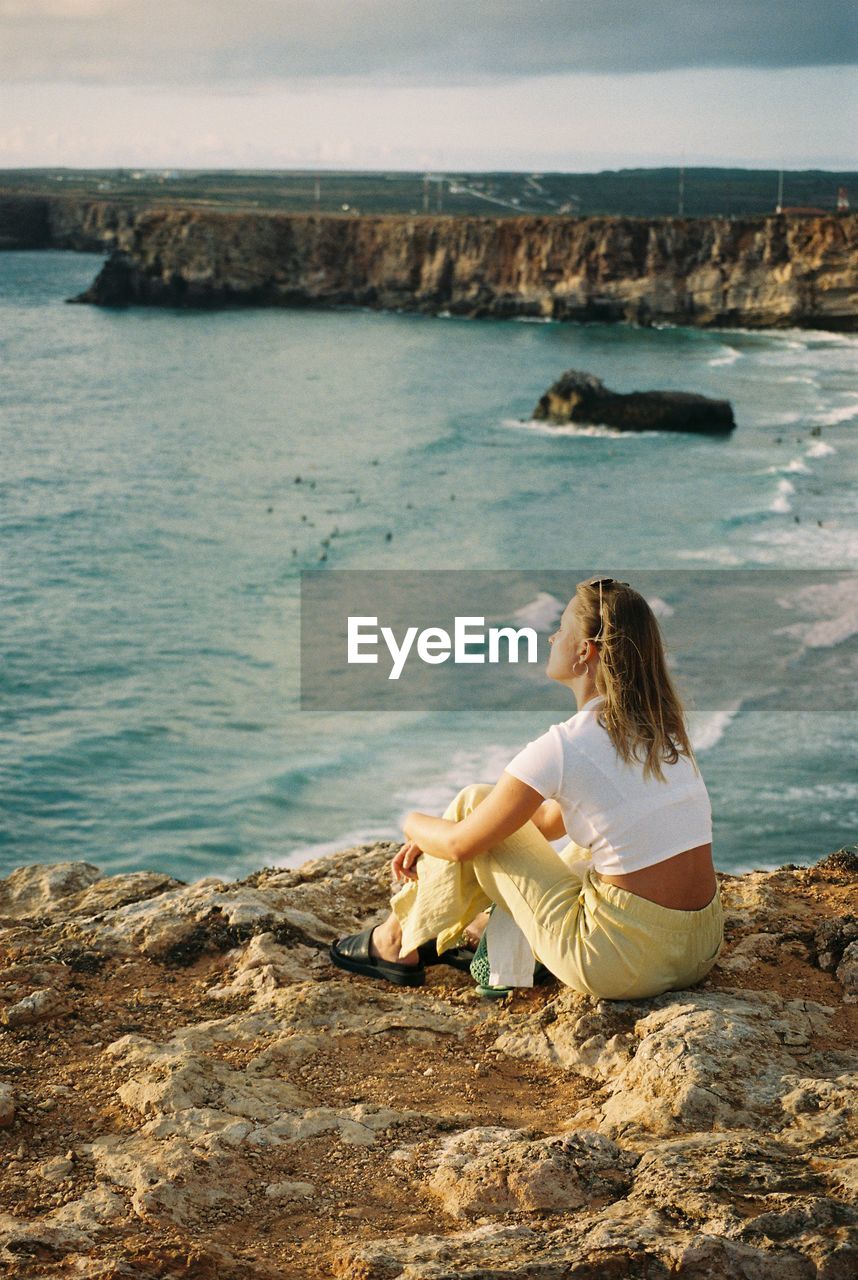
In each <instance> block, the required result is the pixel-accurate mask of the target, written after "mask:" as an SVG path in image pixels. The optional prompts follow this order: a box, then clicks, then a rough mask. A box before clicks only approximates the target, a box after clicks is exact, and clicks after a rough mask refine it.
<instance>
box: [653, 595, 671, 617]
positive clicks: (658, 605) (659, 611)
mask: <svg viewBox="0 0 858 1280" xmlns="http://www.w3.org/2000/svg"><path fill="white" fill-rule="evenodd" d="M646 602H647V604H648V605H649V607H650V608H651V609H652V611H653V613H654V614H655V616H656V617H657V618H672V617H673V613H674V609H673V605H669V604H668V603H667V601H666V600H662V598H661V596H652V597H651V598H650V597H649V596H648V597H646Z"/></svg>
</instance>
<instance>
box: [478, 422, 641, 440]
mask: <svg viewBox="0 0 858 1280" xmlns="http://www.w3.org/2000/svg"><path fill="white" fill-rule="evenodd" d="M501 425H502V426H504V427H514V428H518V429H521V428H524V430H526V431H529V432H537V433H538V434H539V435H543V436H594V437H597V438H599V437H604V438H610V439H611V440H633V439H643V438H649V437H658V436H663V435H665V434H666V433H665V432H664V431H618V430H617V428H616V427H605V426H600V425H599V426H597V425H590V426H582V425H576V424H575V423H572V422H568V423H564V425H563V426H557V427H553V426H551V425H550V424H549V423H547V422H539V421H538V420H537V419H536V418H528V419H524V418H502V419H501Z"/></svg>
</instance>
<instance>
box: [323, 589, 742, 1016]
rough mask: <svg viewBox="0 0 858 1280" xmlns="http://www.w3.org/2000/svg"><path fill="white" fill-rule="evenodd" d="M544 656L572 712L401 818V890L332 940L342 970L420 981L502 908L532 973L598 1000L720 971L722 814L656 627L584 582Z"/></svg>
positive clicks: (644, 613)
mask: <svg viewBox="0 0 858 1280" xmlns="http://www.w3.org/2000/svg"><path fill="white" fill-rule="evenodd" d="M550 644H551V654H550V657H549V661H548V665H547V668H546V671H547V674H548V676H549V677H550V678H551V679H553V680H556V681H558V683H560V684H562V685H565V686H566V688H568V689H569V690H570V691H571V692H572V694H573V695H574V697H575V702H576V704H577V712H576V714H574V715H573V716H571V717H570V718H569V719H568V720H564V721H561V722H560V723H558V724H553V725H551V727H550V728H549V729H548V730H547V731H546V732H545V733H544V734H542V736H541V737H538V738H536V739H534V740H533V741H532V742H530V743H528V745H527V746H526V747H525V748H524V749H523V750H522V751H520V752H519V753H518V755H516V756H515V757H514V758H513V759H512V760H511V761H510V763H509V764H508V765H507V767H506V769H505V770H504V771H503V773H502V774H501V776H500V779H499V780H498V782H497V783H495V785H494V786H491V785H488V784H481V783H474V784H472V785H470V786H467V787H465V788H464V789H463V790H462V791H460V792H459V794H458V795H457V796H456V797H455V799H454V800H453V801H452V803H451V804H450V805H449V807H448V808H447V810H446V812H445V813H444V816H443V817H441V818H438V817H433V816H431V815H429V814H425V813H418V812H412V813H409V814H408V815H407V817H406V819H405V822H404V824H403V827H404V832H405V836H406V843H405V844H403V846H402V848H401V849H400V850H399V852H398V853H397V854H396V856H395V858H394V859H393V861H392V863H391V868H392V871H393V873H394V875H395V876H396V877H397V879H403V878H404V880H405V881H406V883H404V885H403V887H402V888H401V889H400V890H398V891H397V892H396V893H395V894H394V896H393V897H392V898H391V908H392V910H391V913H390V915H389V916H388V918H387V919H386V920H385V921H384V922H383V923H382V924H380V925H377V926H375V927H371V928H369V929H365V930H364V931H363V933H360V934H355V935H352V936H350V937H347V938H340V939H339V940H338V941H337V942H334V943H333V944H332V945H331V952H330V954H331V959H332V960H333V962H334V964H336V965H338V966H339V967H340V968H341V969H346V970H348V971H350V972H353V973H359V974H365V975H368V976H370V977H377V978H383V979H385V980H387V981H389V982H393V983H397V984H399V985H404V986H419V985H420V984H421V983H422V982H424V981H425V967H426V963H427V962H428V963H436V962H438V961H439V960H440V961H441V962H443V960H444V952H445V951H451V950H452V949H455V948H456V946H457V944H458V942H459V941H460V939H461V938H462V937H463V935H464V933H465V930H466V929H467V928H468V926H469V925H470V923H471V922H472V921H473V920H474V918H475V917H476V916H478V915H479V913H481V912H484V911H485V908H486V907H488V906H490V905H491V904H492V903H497V904H498V905H499V906H501V907H502V908H503V909H504V910H505V911H506V912H508V913H509V915H510V916H512V918H513V920H514V921H515V923H516V924H517V925H518V927H519V928H520V929H521V930H522V932H523V933H524V935H525V936H526V938H527V940H528V942H529V944H530V947H531V949H532V951H533V955H534V957H535V958H536V960H538V961H541V962H542V964H544V965H545V966H546V967H547V968H548V969H549V970H550V971H551V973H552V974H554V976H555V977H556V978H558V979H559V980H560V981H561V982H563V983H565V984H566V985H567V986H570V987H572V988H574V989H575V990H576V991H580V992H584V993H586V994H589V995H591V996H594V997H600V998H605V999H609V1000H628V999H632V1000H633V999H640V998H644V997H647V996H654V995H658V994H660V993H661V992H663V991H668V990H678V989H682V988H685V987H690V986H693V985H694V984H695V983H697V982H699V981H700V980H701V979H702V978H703V977H704V976H705V975H706V974H707V973H708V972H709V970H710V969H711V968H712V966H713V965H714V963H715V961H716V959H717V957H718V954H719V952H720V950H721V947H722V946H723V941H724V921H723V912H722V907H721V899H720V894H719V889H718V882H717V880H716V877H715V870H714V866H713V863H712V814H711V806H710V802H709V795H708V792H707V790H706V785H705V783H704V781H703V778H702V776H701V774H700V771H699V768H698V766H697V763H696V760H695V758H694V753H693V751H692V748H691V744H690V741H689V738H688V733H687V729H686V725H685V716H684V712H683V708H682V705H681V702H680V699H679V696H678V694H677V692H676V690H675V688H674V686H673V683H672V681H671V678H670V675H669V674H668V670H667V665H666V662H665V656H664V646H663V641H662V636H661V631H660V628H659V625H658V622H657V620H656V618H655V615H654V614H653V612H652V610H651V608H650V607H649V605H648V604H647V602H646V600H645V599H644V598H643V596H641V595H640V594H639V593H638V592H637V591H635V590H633V589H632V587H631V586H629V584H628V583H625V582H617V581H616V580H614V579H612V578H600V579H594V580H593V581H591V582H585V583H579V585H578V587H577V588H576V592H575V595H574V596H573V597H572V599H571V600H570V601H569V603H568V604H567V606H566V608H565V609H564V611H563V615H562V618H561V621H560V626H559V628H558V630H557V631H556V632H555V633H554V635H553V636H551V638H550ZM564 837H568V838H569V839H570V841H571V843H570V844H569V845H568V846H567V847H566V848H564V850H563V852H562V853H558V852H557V850H556V849H555V848H554V847H553V845H552V844H551V843H550V841H553V840H560V839H563V838H564Z"/></svg>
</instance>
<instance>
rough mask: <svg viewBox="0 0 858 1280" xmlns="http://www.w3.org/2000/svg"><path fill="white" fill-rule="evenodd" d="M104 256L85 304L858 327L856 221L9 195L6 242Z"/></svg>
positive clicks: (846, 217)
mask: <svg viewBox="0 0 858 1280" xmlns="http://www.w3.org/2000/svg"><path fill="white" fill-rule="evenodd" d="M4 244H8V245H17V246H19V247H47V246H51V247H56V248H73V249H84V250H89V251H93V250H96V251H97V250H98V249H102V248H103V249H105V250H107V251H109V252H110V257H109V259H108V261H107V262H106V263H105V265H104V268H103V269H102V271H101V272H100V273H99V275H98V277H97V278H96V280H95V281H94V282H93V284H92V285H91V286H90V288H89V289H88V290H86V291H85V292H84V293H83V294H82V295H80V297H79V298H77V299H74V300H75V301H84V302H94V303H99V304H104V305H124V304H128V303H134V304H144V305H165V306H189V307H209V306H223V305H227V304H249V305H254V306H361V307H374V308H386V309H390V308H393V309H400V310H407V311H422V312H426V313H430V314H437V313H439V312H449V313H451V314H453V315H462V316H474V317H478V316H494V317H498V318H502V317H509V316H533V317H542V318H551V319H555V320H576V321H591V320H592V321H621V322H627V323H635V324H641V325H650V324H655V323H665V322H667V323H672V324H679V325H702V326H712V325H715V326H725V325H727V326H730V325H740V326H742V327H746V328H759V327H764V328H768V327H776V326H800V327H805V328H816V327H818V328H827V329H841V330H853V331H854V330H855V328H856V327H858V215H856V214H854V213H852V214H833V213H832V214H820V215H813V216H808V215H789V214H776V215H770V216H754V217H746V218H736V219H729V218H625V217H614V216H601V217H582V218H574V217H561V216H553V217H538V216H532V215H528V216H520V217H502V218H498V217H470V216H468V217H465V216H440V215H436V216H432V215H428V214H427V215H419V216H408V215H403V214H396V215H393V214H391V215H369V214H366V215H361V216H360V217H355V216H353V215H351V214H343V215H338V214H285V213H275V212H264V211H261V210H260V211H259V212H256V213H242V212H235V211H225V210H224V211H218V210H202V209H199V208H193V207H188V206H184V207H183V206H181V205H176V206H171V207H168V208H164V207H157V208H153V207H148V208H147V207H145V206H135V205H134V204H131V203H125V202H112V201H110V200H87V199H81V200H75V199H74V198H70V197H54V198H48V197H34V196H31V197H28V196H11V195H8V194H7V195H4V196H2V197H0V247H2V245H4Z"/></svg>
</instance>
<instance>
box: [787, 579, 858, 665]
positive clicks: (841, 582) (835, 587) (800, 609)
mask: <svg viewBox="0 0 858 1280" xmlns="http://www.w3.org/2000/svg"><path fill="white" fill-rule="evenodd" d="M777 603H778V604H779V605H780V606H781V608H782V609H789V610H790V611H791V612H792V613H804V614H805V615H806V616H807V621H806V622H792V623H790V624H789V625H788V626H786V627H778V628H777V630H776V631H775V633H774V634H775V635H788V636H795V637H796V639H797V640H800V641H801V644H802V648H803V650H807V649H832V648H834V646H835V645H838V644H843V642H844V640H849V639H850V638H851V637H852V636H854V635H858V575H853V576H851V577H843V578H839V579H837V580H836V581H834V582H814V583H810V584H809V585H808V586H806V587H801V588H799V590H798V591H796V592H795V594H794V595H792V596H779V597H778V598H777Z"/></svg>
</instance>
